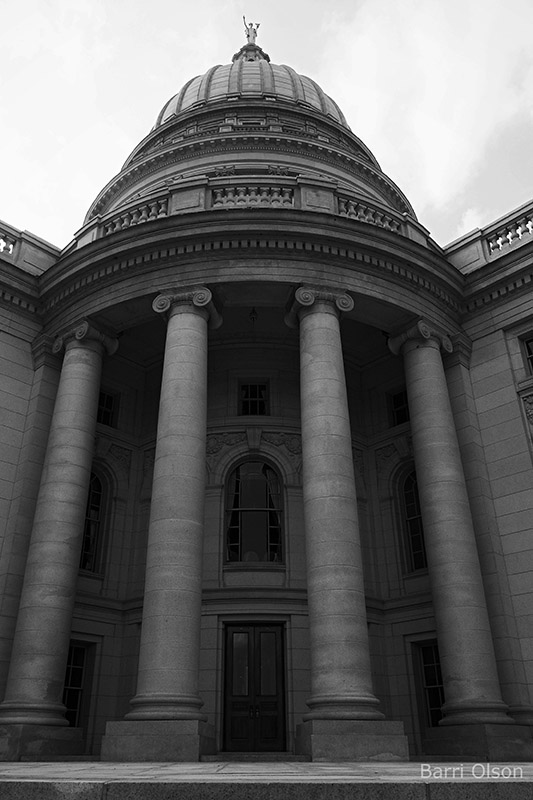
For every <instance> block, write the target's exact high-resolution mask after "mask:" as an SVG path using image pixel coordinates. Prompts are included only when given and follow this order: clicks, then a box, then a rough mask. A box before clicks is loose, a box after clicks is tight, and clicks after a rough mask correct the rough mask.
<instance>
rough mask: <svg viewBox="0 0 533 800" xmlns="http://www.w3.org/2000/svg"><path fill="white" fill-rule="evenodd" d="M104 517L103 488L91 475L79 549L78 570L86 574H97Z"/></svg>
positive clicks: (96, 476) (99, 481)
mask: <svg viewBox="0 0 533 800" xmlns="http://www.w3.org/2000/svg"><path fill="white" fill-rule="evenodd" d="M103 516H104V486H103V484H102V481H101V480H100V478H99V477H98V475H95V474H94V472H93V473H91V481H90V483H89V496H88V498H87V509H86V511H85V528H84V531H83V544H82V548H81V558H80V569H84V570H87V571H88V572H97V571H98V568H99V566H100V564H99V555H100V549H101V540H102V527H103V524H102V523H103Z"/></svg>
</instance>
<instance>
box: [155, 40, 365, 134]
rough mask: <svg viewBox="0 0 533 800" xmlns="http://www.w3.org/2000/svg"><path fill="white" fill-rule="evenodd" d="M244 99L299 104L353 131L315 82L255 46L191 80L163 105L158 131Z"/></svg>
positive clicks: (249, 45)
mask: <svg viewBox="0 0 533 800" xmlns="http://www.w3.org/2000/svg"><path fill="white" fill-rule="evenodd" d="M241 99H243V100H252V99H262V100H277V101H280V102H285V103H291V104H297V105H299V106H301V107H302V108H305V109H307V110H312V111H313V112H318V113H319V114H321V115H323V116H325V117H328V118H329V119H330V120H333V121H334V122H337V123H339V124H340V125H343V126H344V127H345V128H348V130H349V127H348V124H347V122H346V119H345V117H344V114H343V113H342V111H341V110H340V108H339V106H338V105H337V103H335V101H334V100H332V99H331V97H328V95H327V94H326V93H325V92H324V91H323V90H322V89H321V88H320V86H319V85H318V84H317V83H315V81H313V80H311V78H308V77H306V76H305V75H299V74H298V73H297V72H296V71H295V70H294V69H293V68H292V67H288V66H286V65H284V64H271V63H270V58H269V56H268V55H267V54H266V53H265V52H264V51H263V50H261V48H260V47H257V45H252V44H248V45H245V46H244V47H243V48H241V50H240V51H239V52H238V53H236V54H235V55H234V56H233V61H232V63H231V64H224V65H220V64H218V65H216V66H214V67H211V69H209V70H208V71H207V72H206V73H204V74H203V75H198V76H197V77H195V78H192V79H191V80H190V81H188V82H187V83H186V84H185V86H183V88H182V89H181V90H180V91H179V92H178V94H176V95H174V97H172V98H171V99H170V100H169V101H168V103H166V104H165V105H164V106H163V109H162V110H161V113H160V114H159V116H158V118H157V121H156V123H155V126H154V127H155V128H158V127H159V126H160V125H164V124H165V123H166V122H168V121H170V120H171V119H173V118H174V117H176V116H177V115H179V114H181V113H183V112H186V111H190V110H195V109H198V108H200V107H202V106H204V105H207V106H208V105H209V104H214V103H220V102H224V103H225V102H231V101H233V100H241Z"/></svg>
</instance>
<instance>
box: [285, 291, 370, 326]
mask: <svg viewBox="0 0 533 800" xmlns="http://www.w3.org/2000/svg"><path fill="white" fill-rule="evenodd" d="M318 302H320V303H329V304H330V305H331V306H332V307H333V308H334V309H335V310H336V312H337V313H341V312H342V311H351V310H352V308H353V307H354V302H353V300H352V298H351V297H350V295H349V294H346V292H341V291H339V290H336V289H331V288H330V287H327V286H299V287H298V289H296V291H295V293H294V299H293V301H292V303H291V305H290V308H289V310H288V311H287V313H286V315H285V323H286V324H287V325H288V326H289V328H295V327H296V324H297V320H298V315H299V313H300V311H302V310H304V309H306V308H310V307H311V306H313V305H314V304H315V303H318Z"/></svg>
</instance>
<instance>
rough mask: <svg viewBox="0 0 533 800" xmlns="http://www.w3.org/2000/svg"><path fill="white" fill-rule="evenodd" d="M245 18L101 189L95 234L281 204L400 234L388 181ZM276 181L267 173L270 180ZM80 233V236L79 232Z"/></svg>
mask: <svg viewBox="0 0 533 800" xmlns="http://www.w3.org/2000/svg"><path fill="white" fill-rule="evenodd" d="M257 28H258V26H257V25H252V24H249V25H248V24H246V22H245V33H246V37H247V42H246V44H245V45H244V46H243V47H242V48H241V49H240V50H239V51H238V52H237V53H235V55H234V56H233V59H232V61H231V63H230V64H225V65H220V64H219V65H216V66H213V67H211V68H210V69H208V70H207V72H205V73H204V74H203V75H199V76H197V77H194V78H192V79H191V80H189V81H187V83H185V84H184V86H183V87H182V88H181V89H180V91H179V92H178V93H177V94H175V95H173V96H172V97H171V99H170V100H168V102H166V103H165V105H164V106H163V108H162V110H161V112H160V113H159V114H158V116H157V119H156V122H155V125H154V127H153V128H152V130H151V131H150V133H149V134H148V135H147V136H146V137H145V139H143V141H141V142H140V144H139V145H138V146H137V147H136V148H135V149H134V151H133V152H132V153H131V155H130V156H129V158H128V159H127V160H126V162H125V164H124V166H123V168H122V170H121V172H120V173H119V174H118V175H117V176H116V177H115V178H113V179H112V180H111V181H110V182H109V183H108V185H107V186H106V187H105V188H104V189H103V190H102V191H101V192H100V194H99V195H98V197H97V198H96V200H95V201H94V203H93V204H92V206H91V208H90V209H89V212H88V214H87V217H86V220H85V223H86V227H87V226H88V225H89V224H90V223H91V222H93V223H94V222H95V221H96V220H98V222H99V225H100V228H99V230H98V232H97V233H94V234H91V235H92V236H93V238H94V237H95V236H96V237H98V236H100V235H102V231H103V232H104V235H108V234H109V233H115V232H117V231H119V230H123V229H124V228H126V227H130V226H131V225H136V224H138V223H139V222H146V221H147V220H154V219H159V218H161V217H164V216H171V215H174V214H188V213H192V212H197V211H211V210H218V209H220V208H224V209H226V210H228V209H231V208H243V207H251V206H253V207H261V208H264V209H266V208H269V207H273V208H276V209H279V208H282V207H283V208H291V209H293V210H302V211H303V210H305V211H310V212H312V211H316V212H326V213H333V214H340V215H345V216H350V217H352V218H355V219H358V220H360V221H364V222H370V223H372V224H379V225H380V226H381V227H385V228H389V229H390V230H395V231H399V230H400V228H401V227H402V224H403V217H404V215H408V216H410V217H412V218H413V219H416V218H415V215H414V212H413V209H412V207H411V206H410V204H409V202H408V200H407V198H406V197H405V196H404V195H403V194H402V192H401V191H400V190H399V189H398V187H397V186H396V185H395V184H394V183H393V182H392V181H391V180H390V179H389V178H388V177H387V176H386V175H385V174H384V173H383V171H382V170H381V168H380V166H379V164H378V162H377V161H376V159H375V157H374V156H373V155H372V153H371V152H370V150H369V149H368V147H366V145H365V144H364V143H363V142H362V141H361V140H360V139H359V138H358V137H357V136H355V135H354V134H353V133H352V131H351V130H350V128H349V127H348V125H347V122H346V119H345V117H344V114H343V113H342V111H341V110H340V108H339V106H338V105H337V104H336V103H335V102H334V100H332V99H331V97H329V96H328V95H327V94H326V93H325V92H324V91H323V90H322V89H321V88H320V86H319V85H318V84H317V83H316V82H315V81H313V80H312V79H311V78H308V77H306V76H305V75H300V74H299V73H298V72H296V71H295V70H294V69H293V68H292V67H289V66H285V65H279V64H273V63H272V62H271V60H270V57H269V55H268V54H267V53H266V52H265V51H264V50H262V49H261V47H259V46H258V44H257V43H256V37H257ZM275 178H276V179H275ZM84 241H87V235H86V236H84Z"/></svg>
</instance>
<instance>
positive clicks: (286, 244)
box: [43, 234, 460, 313]
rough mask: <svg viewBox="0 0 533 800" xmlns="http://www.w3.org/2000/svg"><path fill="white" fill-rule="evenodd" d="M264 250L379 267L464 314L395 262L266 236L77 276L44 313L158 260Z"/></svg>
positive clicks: (158, 252)
mask: <svg viewBox="0 0 533 800" xmlns="http://www.w3.org/2000/svg"><path fill="white" fill-rule="evenodd" d="M257 248H261V252H262V253H263V255H264V252H265V251H267V250H269V249H270V250H276V251H278V252H279V251H280V250H287V251H288V252H289V253H290V254H291V255H292V254H293V253H295V252H296V253H298V252H299V251H304V250H305V252H306V253H316V254H317V255H319V256H321V257H324V256H329V257H335V258H343V259H346V260H348V261H353V262H359V263H364V264H365V266H366V267H375V268H376V269H377V270H380V271H381V272H384V273H388V274H390V275H392V276H394V277H395V278H396V279H399V280H402V281H406V282H408V283H410V284H414V285H415V286H416V287H417V290H418V291H424V292H427V293H428V294H430V295H432V296H433V297H434V298H436V299H437V300H439V301H440V302H442V303H444V304H445V305H446V306H448V307H449V308H450V309H451V310H452V311H453V312H458V311H459V310H460V303H459V300H458V299H456V298H455V297H453V296H452V295H451V294H450V293H448V292H446V291H445V290H444V289H443V288H442V287H441V286H438V285H436V284H434V283H432V282H431V281H430V280H428V278H427V277H425V276H423V275H421V274H418V273H417V272H415V271H414V270H413V269H407V268H404V267H400V266H399V265H398V264H397V263H395V262H393V261H387V260H385V259H382V258H378V257H377V256H368V254H366V253H362V252H359V251H357V250H355V249H352V248H348V247H342V246H338V245H333V244H328V243H326V242H320V243H318V242H317V243H315V242H309V241H305V242H304V241H303V240H302V241H296V240H295V239H294V238H291V239H290V240H289V239H282V238H281V237H275V236H270V235H268V234H267V235H265V236H264V237H261V238H243V239H219V240H214V241H206V242H202V243H201V244H197V245H194V244H183V245H177V246H172V247H164V248H160V249H154V250H152V251H149V252H145V253H143V254H142V255H137V256H132V257H129V258H124V259H122V260H116V261H113V262H112V263H110V264H107V265H106V266H105V268H102V267H101V266H99V267H98V268H96V269H94V270H93V271H91V272H87V273H86V274H84V275H82V276H80V275H76V276H75V277H74V278H73V280H72V282H71V283H70V285H62V286H61V289H60V290H59V291H58V292H57V293H56V294H54V295H53V296H52V297H50V298H49V299H48V300H47V301H46V303H45V304H44V309H43V310H44V312H45V313H47V312H50V311H52V310H53V309H54V307H55V306H56V305H57V304H58V303H62V302H67V301H68V300H69V299H70V297H71V296H72V295H73V294H75V293H78V292H79V291H80V290H81V289H83V288H84V287H85V286H91V287H93V286H94V285H95V284H96V283H97V282H98V281H99V280H102V279H105V280H106V282H107V281H109V277H110V276H111V275H113V274H120V275H125V273H127V271H128V270H135V269H136V268H138V267H139V266H140V265H142V264H150V265H151V266H152V267H153V265H154V262H155V261H157V260H161V261H164V260H167V259H171V258H172V259H175V258H176V257H180V256H191V255H192V254H194V253H196V252H198V253H200V254H201V256H202V257H203V258H205V257H206V254H207V253H209V252H216V251H222V250H223V251H224V252H225V253H229V252H230V251H232V250H237V251H239V253H242V252H243V251H244V250H253V249H257Z"/></svg>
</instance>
